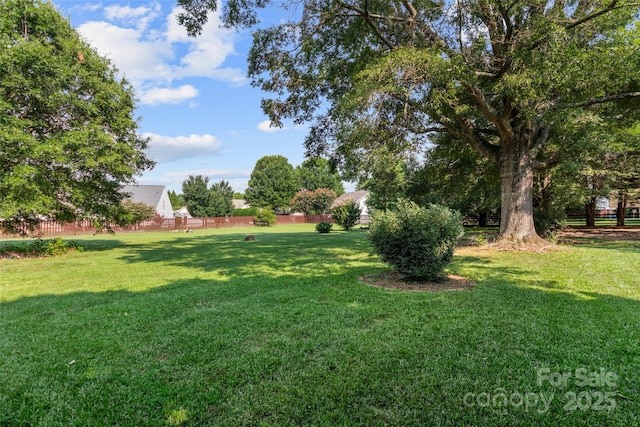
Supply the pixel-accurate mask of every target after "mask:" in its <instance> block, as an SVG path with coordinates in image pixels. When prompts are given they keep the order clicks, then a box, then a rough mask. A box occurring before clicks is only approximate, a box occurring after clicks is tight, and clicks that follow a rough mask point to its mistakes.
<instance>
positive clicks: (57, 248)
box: [0, 237, 82, 257]
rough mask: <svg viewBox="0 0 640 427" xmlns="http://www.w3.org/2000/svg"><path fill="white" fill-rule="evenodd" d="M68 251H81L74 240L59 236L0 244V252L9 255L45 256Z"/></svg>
mask: <svg viewBox="0 0 640 427" xmlns="http://www.w3.org/2000/svg"><path fill="white" fill-rule="evenodd" d="M69 251H82V247H81V246H79V245H78V244H77V243H76V242H72V241H64V240H62V238H60V237H56V238H54V239H46V240H45V239H41V238H37V239H35V240H34V241H32V242H29V243H20V244H15V243H5V244H3V245H2V246H0V254H7V255H10V256H16V255H17V256H33V257H47V256H57V255H62V254H65V253H67V252H69Z"/></svg>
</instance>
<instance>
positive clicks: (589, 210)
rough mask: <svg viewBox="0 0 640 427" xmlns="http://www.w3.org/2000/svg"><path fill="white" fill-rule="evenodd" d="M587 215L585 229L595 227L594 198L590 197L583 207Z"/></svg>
mask: <svg viewBox="0 0 640 427" xmlns="http://www.w3.org/2000/svg"><path fill="white" fill-rule="evenodd" d="M585 208H586V214H587V227H595V226H596V198H595V197H591V198H590V199H589V200H588V201H587V204H586V206H585Z"/></svg>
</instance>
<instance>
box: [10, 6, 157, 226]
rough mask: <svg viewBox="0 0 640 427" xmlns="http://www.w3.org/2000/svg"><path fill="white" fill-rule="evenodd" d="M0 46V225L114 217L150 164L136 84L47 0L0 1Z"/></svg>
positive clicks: (106, 220)
mask: <svg viewBox="0 0 640 427" xmlns="http://www.w3.org/2000/svg"><path fill="white" fill-rule="evenodd" d="M0 46H2V47H1V48H0V157H1V159H2V166H1V167H0V218H2V219H3V220H2V221H0V227H2V228H15V226H16V225H17V226H18V227H19V228H20V227H21V225H20V224H17V223H19V222H22V225H23V226H24V225H26V228H27V229H28V228H29V226H30V225H32V224H33V222H32V221H29V220H30V219H31V218H36V217H42V216H44V217H47V218H50V219H54V220H57V221H60V222H72V221H75V220H79V219H82V218H92V219H94V220H96V221H98V222H100V223H103V224H104V223H107V222H109V221H111V220H113V215H114V214H116V213H117V210H116V209H114V207H117V206H118V205H119V204H120V202H121V201H122V199H123V198H124V195H123V194H122V193H121V192H120V188H121V186H122V184H124V183H130V182H132V181H133V177H134V176H135V175H138V174H140V173H141V172H143V171H144V170H146V169H149V168H151V167H152V166H153V162H151V161H150V160H149V159H147V158H146V156H145V154H144V150H145V148H146V147H147V144H148V140H147V139H146V138H142V137H141V136H140V135H138V133H137V128H138V123H137V120H136V118H135V117H134V110H135V102H134V93H133V88H132V87H131V85H130V84H129V83H128V82H127V81H126V80H122V79H120V78H119V77H118V76H117V74H116V73H117V70H116V68H115V67H114V66H113V64H111V62H110V61H109V60H107V59H106V58H103V57H101V56H99V55H98V53H97V52H96V51H95V50H94V49H93V48H92V47H91V46H89V45H88V44H87V43H86V42H84V41H83V40H82V39H81V37H80V36H79V35H78V33H77V32H76V31H75V30H74V29H73V28H72V27H71V26H70V23H69V21H67V20H66V19H65V18H63V17H62V16H60V14H59V13H58V12H57V11H56V9H55V8H54V6H53V5H52V4H50V3H48V2H47V3H45V2H40V1H31V0H6V1H2V2H0ZM21 220H24V221H21ZM22 229H23V230H24V229H25V228H24V227H22Z"/></svg>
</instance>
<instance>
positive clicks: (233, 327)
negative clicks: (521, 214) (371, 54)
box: [0, 225, 640, 426]
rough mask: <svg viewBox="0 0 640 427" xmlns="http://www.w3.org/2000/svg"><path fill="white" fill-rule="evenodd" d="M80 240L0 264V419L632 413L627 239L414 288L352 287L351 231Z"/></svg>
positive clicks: (432, 419) (638, 295) (364, 251)
mask: <svg viewBox="0 0 640 427" xmlns="http://www.w3.org/2000/svg"><path fill="white" fill-rule="evenodd" d="M247 234H253V235H254V236H255V241H250V242H247V241H245V240H244V237H245V235H247ZM75 240H76V241H77V242H78V243H79V244H80V246H82V247H83V248H84V251H82V252H75V253H69V254H66V255H63V256H60V257H54V258H42V259H14V260H0V352H1V353H2V355H3V360H2V363H1V364H0V425H9V426H13V425H39V426H59V425H73V426H104V425H123V426H134V425H184V426H187V425H188V426H200V425H203V426H205V425H363V426H364V425H366V426H375V425H593V426H596V425H635V424H637V423H638V417H639V416H640V403H639V402H638V398H637V396H638V395H639V392H640V380H639V375H638V372H639V368H640V353H639V352H638V348H640V332H639V331H640V328H639V326H640V289H639V283H638V279H637V268H638V266H640V244H638V243H629V242H612V243H604V242H592V243H591V244H585V245H580V246H575V247H569V248H566V249H565V250H561V251H552V252H548V253H543V254H530V253H513V252H511V253H501V252H489V251H486V250H483V249H479V248H462V249H460V250H458V251H457V254H456V257H455V258H454V263H453V264H452V265H451V266H450V272H453V273H456V274H460V275H464V276H467V277H469V278H472V279H473V280H475V281H476V282H477V283H478V284H477V286H476V287H474V288H473V289H470V290H466V291H456V292H440V293H427V292H404V291H396V290H385V289H379V288H374V287H370V286H367V285H365V284H363V283H361V282H360V281H359V280H358V278H359V277H360V276H363V275H365V274H369V273H371V272H376V271H382V270H385V269H387V267H386V266H384V265H383V264H381V263H380V262H379V261H378V260H377V259H376V258H375V256H374V255H373V254H372V253H371V251H370V247H369V244H368V242H367V240H366V237H365V233H364V232H362V231H360V230H357V231H352V232H335V231H333V232H331V233H328V234H320V233H316V232H315V231H314V229H313V226H312V225H301V226H286V227H285V226H282V227H274V228H269V229H263V228H260V229H258V230H257V231H256V229H255V228H250V229H227V230H209V231H203V232H199V233H194V234H184V233H148V234H121V235H116V236H95V237H83V238H79V239H75ZM600 372H604V374H610V375H609V379H611V378H613V376H615V381H609V382H608V383H607V384H605V383H598V384H595V385H594V384H592V385H588V384H583V381H581V380H580V379H581V376H582V375H583V374H584V375H585V376H589V375H591V376H593V374H594V373H595V374H598V373H600ZM567 374H568V375H569V376H567ZM558 375H559V376H560V378H563V377H562V375H564V376H565V377H566V381H565V382H561V383H558V382H555V380H556V379H557V378H558ZM552 380H554V381H552ZM572 393H573V395H572ZM600 394H602V402H600V403H598V400H599V398H600ZM502 395H504V396H506V397H507V398H508V399H507V401H506V403H504V401H503V400H502V399H501V396H502ZM534 395H535V396H536V398H537V399H538V400H537V401H536V404H535V405H533V400H534ZM543 395H544V396H543ZM552 395H553V398H552V399H551V404H550V405H549V407H548V408H546V407H545V405H544V403H543V400H542V397H544V398H545V399H547V400H548V398H549V397H550V396H552ZM574 395H575V399H574V400H575V407H573V406H572V405H571V404H572V399H573V396H574ZM519 398H521V399H522V400H521V401H520V400H518V399H519ZM487 399H488V400H487ZM509 399H510V400H509ZM525 399H526V404H525ZM578 399H580V400H578ZM587 399H589V401H588V400H587ZM605 399H606V400H605ZM611 402H614V403H615V407H611V406H612V404H611ZM503 403H504V404H503Z"/></svg>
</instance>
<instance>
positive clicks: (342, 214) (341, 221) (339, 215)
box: [331, 200, 361, 231]
mask: <svg viewBox="0 0 640 427" xmlns="http://www.w3.org/2000/svg"><path fill="white" fill-rule="evenodd" d="M360 214H361V210H360V208H359V207H358V206H356V203H355V202H354V201H353V200H348V201H346V202H345V203H342V204H340V205H338V206H334V208H333V210H332V212H331V217H332V218H333V220H334V221H335V222H336V224H338V225H339V226H340V227H342V228H343V229H344V230H347V231H349V230H351V229H352V228H353V226H354V225H356V224H357V223H358V221H360Z"/></svg>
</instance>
